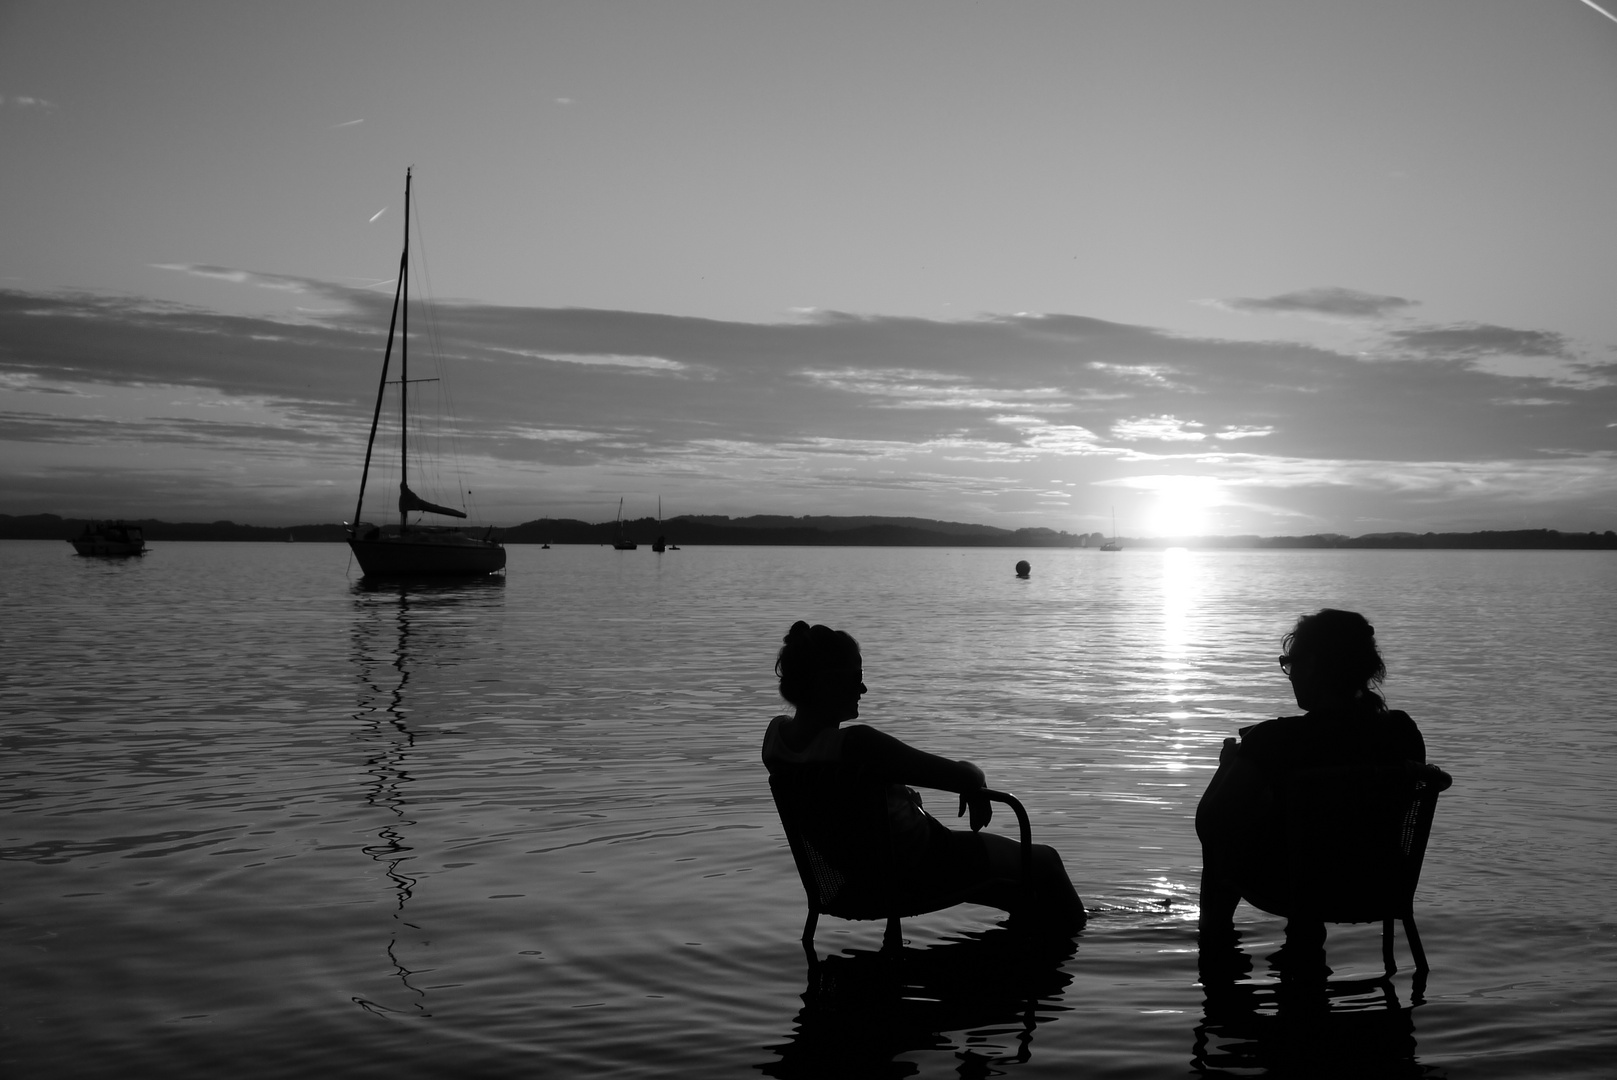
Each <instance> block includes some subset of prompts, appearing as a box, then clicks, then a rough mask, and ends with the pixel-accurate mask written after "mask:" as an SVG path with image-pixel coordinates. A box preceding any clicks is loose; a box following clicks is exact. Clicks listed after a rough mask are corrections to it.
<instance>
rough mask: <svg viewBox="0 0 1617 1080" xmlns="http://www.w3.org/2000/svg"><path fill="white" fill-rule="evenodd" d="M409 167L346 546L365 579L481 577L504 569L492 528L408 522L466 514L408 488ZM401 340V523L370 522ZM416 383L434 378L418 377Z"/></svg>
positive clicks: (503, 548)
mask: <svg viewBox="0 0 1617 1080" xmlns="http://www.w3.org/2000/svg"><path fill="white" fill-rule="evenodd" d="M409 276H410V171H409V170H408V169H406V170H405V173H404V254H403V255H401V256H400V257H399V283H398V287H397V288H396V289H395V290H394V293H393V316H392V318H391V319H390V320H389V322H388V327H387V351H386V352H385V353H383V355H382V381H381V383H380V385H378V386H377V388H376V410H375V412H374V413H373V414H372V415H371V435H370V439H369V441H367V442H366V443H365V468H364V470H363V471H362V472H361V473H360V476H359V502H358V503H357V504H356V505H355V507H354V523H353V524H352V525H351V526H349V529H348V546H349V548H351V549H352V550H353V552H354V558H356V559H358V560H359V568H360V569H361V570H362V571H364V572H365V575H366V576H367V577H480V576H483V575H485V574H492V573H495V572H496V571H498V570H503V569H504V568H505V547H504V546H503V545H502V544H501V543H500V542H499V541H498V540H494V539H492V538H491V534H492V533H493V531H494V530H493V529H489V530H488V531H487V532H485V533H484V534H483V535H482V536H481V537H476V536H468V535H467V534H466V533H465V532H464V531H462V530H461V529H460V528H459V527H456V526H453V525H420V524H416V525H412V524H410V512H411V511H416V512H420V513H428V514H442V515H444V516H446V517H456V518H464V517H465V516H466V514H465V513H464V512H463V511H460V510H455V509H452V508H450V507H447V506H439V505H437V504H436V503H430V502H428V501H427V500H425V499H423V498H421V497H420V496H419V495H417V494H416V493H415V492H413V491H411V490H410V484H409V475H410V474H409V464H410V455H409V428H410V424H409V420H410V368H409V338H410V311H409V305H410V291H409V285H408V280H409ZM395 328H397V329H398V330H399V331H400V333H399V337H398V341H399V380H398V387H399V523H398V524H397V525H380V526H379V525H372V524H368V523H366V522H364V521H363V520H361V518H360V513H361V511H362V510H363V509H364V507H365V482H366V480H367V479H369V477H370V471H371V451H372V450H373V449H375V446H376V428H377V425H378V424H379V423H380V421H381V418H382V400H383V398H384V397H385V396H386V393H387V387H388V381H387V369H388V363H389V361H390V360H391V359H392V356H393V339H394V329H395ZM416 381H417V382H432V381H435V380H431V379H418V380H416Z"/></svg>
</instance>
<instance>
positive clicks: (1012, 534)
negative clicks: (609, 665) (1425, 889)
mask: <svg viewBox="0 0 1617 1080" xmlns="http://www.w3.org/2000/svg"><path fill="white" fill-rule="evenodd" d="M89 520H91V519H87V518H64V517H60V516H58V515H56V514H28V515H11V514H0V540H70V539H72V538H73V537H74V536H77V535H78V534H79V533H80V532H82V531H83V529H84V526H85V525H86V524H87V523H88V522H89ZM122 520H124V521H125V522H126V523H127V524H130V525H138V526H140V528H141V530H142V531H143V532H144V534H145V536H146V539H147V541H148V542H150V541H185V540H226V541H256V542H260V543H263V542H276V541H279V542H285V541H289V540H290V541H296V542H299V543H340V542H342V541H343V540H345V539H347V535H348V530H347V527H346V526H344V525H337V524H319V525H292V526H273V525H240V524H237V523H235V522H233V521H213V522H167V521H159V520H157V519H155V518H143V519H127V518H126V519H122ZM620 534H621V535H622V536H623V537H625V538H627V539H630V540H634V541H636V542H638V543H642V544H650V543H651V542H652V541H653V540H654V539H656V537H657V536H658V535H664V536H666V537H667V538H668V540H669V542H670V543H674V544H679V545H682V546H683V545H730V544H736V545H749V546H750V545H782V546H800V547H824V546H835V547H1004V548H1081V547H1099V546H1100V544H1101V543H1102V541H1103V540H1104V539H1105V537H1103V535H1102V534H1101V533H1098V532H1097V533H1068V532H1062V531H1058V530H1055V529H1044V528H1027V529H1001V528H997V527H995V526H992V525H973V524H968V523H964V522H951V521H934V520H931V519H927V518H881V517H868V516H866V517H857V516H854V517H836V516H826V515H822V516H815V517H808V516H805V517H801V518H794V517H789V516H783V515H756V516H753V517H746V518H729V517H724V516H720V515H688V516H683V517H676V518H668V519H666V520H664V521H662V522H659V521H658V520H657V519H656V518H650V517H646V518H638V519H635V520H633V521H625V522H623V523H622V526H621V533H620V526H619V525H618V523H616V522H612V521H605V522H599V523H591V522H586V521H578V520H576V519H572V518H540V519H538V520H535V521H528V522H524V523H523V524H521V525H515V526H511V527H509V528H496V529H494V536H495V538H496V539H499V540H502V541H504V542H505V543H508V544H610V543H612V541H614V540H616V539H617V538H618V537H619V535H620ZM1121 543H1122V546H1123V547H1125V548H1128V547H1137V548H1165V547H1177V546H1183V547H1193V548H1200V549H1212V550H1218V549H1240V548H1411V549H1420V548H1433V549H1456V548H1458V549H1466V548H1470V549H1526V550H1533V549H1547V550H1617V532H1614V531H1612V530H1611V529H1607V530H1606V531H1605V532H1603V533H1596V532H1587V533H1567V532H1561V531H1559V530H1556V529H1508V530H1483V531H1480V532H1470V533H1436V532H1427V533H1414V532H1391V533H1370V534H1367V535H1364V536H1344V535H1340V534H1336V533H1316V534H1312V535H1308V536H1267V537H1265V536H1257V535H1242V536H1198V537H1157V538H1130V537H1123V538H1121Z"/></svg>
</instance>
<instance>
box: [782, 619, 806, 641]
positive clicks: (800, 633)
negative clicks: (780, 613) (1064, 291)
mask: <svg viewBox="0 0 1617 1080" xmlns="http://www.w3.org/2000/svg"><path fill="white" fill-rule="evenodd" d="M808 636H809V624H808V623H806V622H804V621H803V620H802V619H798V620H797V621H796V622H794V623H793V624H792V628H791V629H790V630H788V631H786V636H785V637H783V638H781V641H783V642H784V643H786V644H787V645H791V644H792V643H794V642H798V641H807V640H808Z"/></svg>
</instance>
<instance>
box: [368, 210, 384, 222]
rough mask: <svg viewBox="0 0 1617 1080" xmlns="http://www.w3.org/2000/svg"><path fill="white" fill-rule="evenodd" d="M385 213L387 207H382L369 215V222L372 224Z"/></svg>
mask: <svg viewBox="0 0 1617 1080" xmlns="http://www.w3.org/2000/svg"><path fill="white" fill-rule="evenodd" d="M385 213H387V207H385V206H384V207H382V208H381V209H380V210H378V211H376V213H374V214H372V215H371V221H373V222H374V221H375V220H376V219H377V218H379V217H381V216H382V215H383V214H385Z"/></svg>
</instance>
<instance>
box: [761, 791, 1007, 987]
mask: <svg viewBox="0 0 1617 1080" xmlns="http://www.w3.org/2000/svg"><path fill="white" fill-rule="evenodd" d="M769 790H770V792H771V793H772V794H773V795H774V797H775V809H776V810H777V811H779V813H780V823H781V825H782V826H783V827H784V828H785V830H786V841H787V843H788V844H790V845H791V848H792V858H793V859H794V860H795V861H796V863H797V872H798V875H799V876H800V877H801V878H802V880H803V892H804V894H805V895H806V896H807V899H808V919H807V921H805V922H804V924H803V948H804V949H805V950H806V951H807V952H808V953H809V956H810V958H811V959H812V958H813V956H814V928H815V926H816V924H817V923H818V922H819V918H820V916H821V915H822V914H825V915H834V916H836V917H837V918H839V919H886V920H887V931H886V934H885V935H884V937H883V944H884V946H886V947H889V948H898V947H900V946H902V945H903V937H902V927H901V925H900V919H901V918H902V917H903V916H906V915H921V914H924V913H926V912H928V911H941V910H943V909H944V908H949V907H953V906H955V905H956V904H960V903H964V902H965V901H966V900H967V896H968V893H969V892H970V890H969V889H967V890H962V891H961V892H959V893H958V894H956V895H952V896H946V897H938V896H936V895H933V896H927V897H920V896H915V895H909V894H907V893H906V890H905V884H906V883H905V881H904V880H903V876H902V875H900V874H899V873H897V869H896V868H897V860H896V859H895V858H894V856H893V850H892V839H891V836H890V834H889V829H888V814H887V787H886V785H885V784H881V783H875V782H872V781H870V780H869V779H867V778H863V777H860V776H858V775H854V774H852V773H850V772H849V771H848V770H845V769H843V768H841V767H840V766H836V765H799V766H794V767H791V768H786V769H778V770H777V771H775V772H774V773H772V774H770V777H769ZM981 794H982V795H984V796H985V797H987V798H989V799H992V800H994V801H995V802H1002V803H1005V804H1006V805H1007V806H1009V807H1010V808H1011V810H1012V811H1013V812H1015V814H1016V820H1017V824H1018V825H1019V826H1020V828H1021V834H1022V867H1021V869H1022V886H1023V888H1028V887H1029V885H1030V883H1031V881H1032V866H1033V829H1032V826H1031V825H1030V824H1029V823H1028V816H1027V811H1026V810H1025V809H1023V807H1022V804H1021V803H1020V802H1019V801H1017V799H1016V798H1015V797H1014V796H1012V795H1007V794H1005V793H1004V792H1001V791H991V790H987V789H985V790H984V791H983V792H982V793H981Z"/></svg>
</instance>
